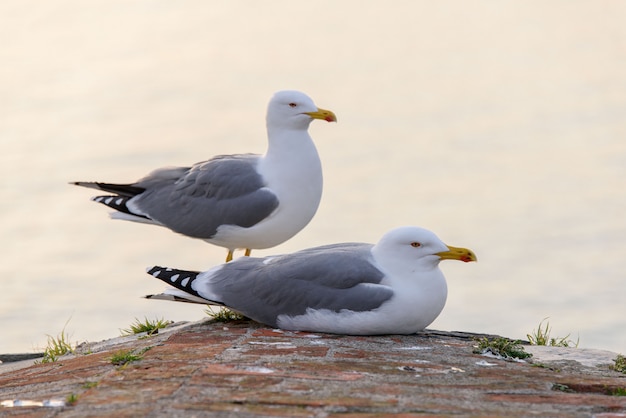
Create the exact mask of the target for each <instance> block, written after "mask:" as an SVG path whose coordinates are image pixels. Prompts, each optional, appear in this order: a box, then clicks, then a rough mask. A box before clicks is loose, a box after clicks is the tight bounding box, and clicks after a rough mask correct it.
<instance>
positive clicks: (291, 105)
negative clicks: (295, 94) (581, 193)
mask: <svg viewBox="0 0 626 418" xmlns="http://www.w3.org/2000/svg"><path fill="white" fill-rule="evenodd" d="M296 106H298V105H297V104H295V103H289V107H296Z"/></svg>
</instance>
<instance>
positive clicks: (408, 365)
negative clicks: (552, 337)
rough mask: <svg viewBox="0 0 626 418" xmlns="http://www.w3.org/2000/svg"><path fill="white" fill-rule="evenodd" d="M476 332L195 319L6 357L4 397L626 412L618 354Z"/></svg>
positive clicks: (252, 411) (106, 406) (15, 411)
mask: <svg viewBox="0 0 626 418" xmlns="http://www.w3.org/2000/svg"><path fill="white" fill-rule="evenodd" d="M472 337H474V335H473V334H465V333H446V332H437V331H426V332H424V333H420V334H416V335H409V336H378V337H350V336H337V335H326V334H311V333H301V332H284V331H278V330H272V329H268V328H265V327H263V326H261V325H258V324H256V323H253V322H249V321H240V322H231V323H226V324H224V323H215V322H210V321H202V322H198V323H192V324H183V325H178V326H174V327H171V328H168V329H167V330H164V331H162V332H161V333H159V334H158V335H155V336H152V337H147V338H145V337H144V338H138V337H124V338H116V339H113V340H108V341H105V342H101V343H94V344H83V345H82V346H81V347H80V348H79V350H78V353H77V354H76V355H72V356H66V357H63V358H61V359H60V360H59V361H57V362H55V363H49V364H35V365H33V364H32V361H22V362H20V363H5V364H2V365H0V401H4V400H14V399H22V400H25V399H28V400H34V401H42V400H45V399H62V400H65V399H67V397H68V395H70V394H74V395H76V396H77V401H76V402H75V403H74V404H73V405H67V406H63V407H56V408H51V407H24V406H22V407H13V408H9V407H0V416H8V417H11V416H14V417H17V416H19V417H32V418H40V417H100V416H115V417H139V416H149V417H178V416H180V417H183V416H184V417H194V416H217V417H221V416H223V417H228V416H238V417H258V416H275V417H281V416H285V417H354V418H357V417H359V418H365V417H374V416H383V415H388V414H397V415H395V416H398V417H413V416H445V415H464V416H508V417H517V416H520V417H521V416H539V415H541V416H550V417H576V416H580V417H588V416H596V417H601V418H609V417H626V396H615V395H613V394H614V393H616V392H618V391H624V388H626V375H625V374H621V373H618V372H614V371H611V370H609V368H608V363H609V362H610V360H611V359H610V357H611V356H613V357H614V353H607V352H603V353H599V354H598V353H595V354H593V353H592V354H589V353H588V352H587V351H585V350H580V349H559V350H556V351H555V350H554V349H552V350H546V353H547V355H546V356H544V358H543V359H542V357H541V356H542V352H541V351H542V350H541V349H540V348H539V349H538V348H537V347H533V352H534V353H535V357H534V358H533V359H534V360H533V362H534V364H533V363H532V362H507V361H503V360H499V359H494V358H488V357H485V356H480V355H477V354H473V353H472V350H473V345H474V344H475V343H474V341H473V339H472ZM129 349H134V350H135V352H141V351H142V350H146V349H147V351H145V353H144V354H143V359H142V360H140V361H137V362H133V363H130V364H127V365H126V366H122V367H119V366H114V365H112V364H111V362H110V357H111V355H112V354H113V353H115V352H117V351H119V350H129ZM577 356H578V357H581V356H582V357H583V358H585V359H586V360H585V361H582V362H579V361H576V360H575V359H576V357H577ZM590 359H591V360H590ZM594 359H595V360H594ZM598 359H600V360H599V361H598ZM622 393H623V392H622Z"/></svg>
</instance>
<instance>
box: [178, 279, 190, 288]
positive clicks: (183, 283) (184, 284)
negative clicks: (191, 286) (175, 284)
mask: <svg viewBox="0 0 626 418" xmlns="http://www.w3.org/2000/svg"><path fill="white" fill-rule="evenodd" d="M189 279H191V277H185V278H184V279H183V281H181V282H180V284H181V285H182V286H187V283H189Z"/></svg>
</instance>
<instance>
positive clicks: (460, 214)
mask: <svg viewBox="0 0 626 418" xmlns="http://www.w3.org/2000/svg"><path fill="white" fill-rule="evenodd" d="M625 21H626V2H619V1H603V0H600V1H595V2H588V1H574V0H555V1H550V2H545V1H526V2H502V1H496V0H478V1H474V2H452V1H442V2H431V1H421V0H420V1H415V0H410V1H409V0H406V1H394V2H387V1H376V0H375V1H366V2H364V1H356V0H350V1H349V0H346V1H341V2H336V1H331V0H319V1H317V2H314V3H311V2H292V1H287V0H282V1H268V2H258V1H252V0H249V1H232V2H207V1H201V0H183V1H177V2H170V1H159V0H133V1H125V0H95V1H90V2H84V1H79V0H56V1H54V2H48V1H37V0H9V1H4V2H2V3H0V38H1V39H2V40H3V41H2V43H0V147H1V151H2V152H1V157H0V158H1V160H0V179H1V181H0V191H1V193H0V196H2V198H1V199H0V236H1V238H2V240H1V244H0V246H1V247H0V249H1V251H0V254H1V259H0V281H1V282H0V283H1V284H0V286H1V288H0V289H1V291H0V327H1V330H2V332H1V334H0V335H1V336H0V352H18V351H21V352H24V351H32V350H33V349H40V348H42V347H43V346H45V342H46V334H50V335H53V336H54V335H56V334H58V333H59V332H60V331H61V330H62V329H63V328H64V326H65V327H66V328H65V329H66V332H67V333H68V334H70V336H71V340H73V341H78V342H79V341H84V340H89V341H98V340H101V339H105V338H110V337H113V336H117V335H118V334H119V330H120V329H121V328H128V326H129V325H130V324H131V323H132V322H134V320H135V318H137V319H144V317H147V318H165V319H171V320H197V319H200V318H203V317H204V316H205V314H204V312H203V308H202V307H199V306H187V305H184V304H173V303H168V302H161V301H148V300H144V299H141V296H143V295H145V294H148V293H154V292H159V291H161V290H162V286H161V284H160V282H159V281H157V280H154V279H153V278H151V277H149V276H148V275H146V274H145V273H144V269H145V267H147V266H150V265H153V264H160V265H166V266H171V267H178V268H186V269H206V268H208V267H211V266H213V265H215V264H217V263H220V262H222V261H223V259H224V256H225V250H223V249H222V248H219V247H214V246H211V245H208V244H205V243H204V242H201V241H196V240H191V239H188V238H185V237H182V236H178V235H176V234H173V233H171V232H170V231H168V230H166V229H161V228H157V227H151V226H146V225H140V224H132V223H128V222H121V221H112V220H109V219H108V216H107V212H108V210H107V209H106V208H104V207H103V206H101V205H98V204H96V203H93V202H91V201H90V200H89V197H91V196H92V195H93V193H92V192H91V191H90V190H87V189H81V188H77V187H73V186H70V185H68V184H67V183H68V182H69V181H72V180H101V181H110V182H128V181H132V180H136V179H138V178H139V177H141V176H143V175H144V174H146V173H148V172H149V171H151V170H152V169H154V168H157V167H161V166H167V165H187V164H191V163H194V162H197V161H201V160H203V159H207V158H209V157H211V156H213V155H216V154H222V153H236V152H259V153H262V152H264V150H265V146H266V139H265V138H266V136H265V121H264V115H265V106H266V103H267V101H268V100H269V98H270V96H271V95H272V94H273V93H274V92H275V91H276V90H281V89H298V90H302V91H305V92H306V93H308V94H309V95H311V96H312V97H313V99H314V100H315V102H316V103H317V105H318V106H320V107H325V108H328V109H331V110H333V111H335V113H336V114H337V116H338V118H339V123H337V124H326V123H323V122H320V121H316V122H314V123H313V124H312V126H311V130H310V131H311V133H312V135H313V137H314V139H315V141H316V143H317V146H318V150H319V152H320V155H321V158H322V162H323V165H324V175H325V189H324V196H323V199H322V204H321V207H320V209H319V211H318V213H317V215H316V217H315V218H314V219H313V221H312V222H311V223H310V224H309V226H308V227H307V228H306V229H304V230H303V231H302V232H301V233H300V234H298V235H297V236H296V237H294V238H293V239H291V240H290V241H288V242H286V243H284V244H282V245H280V246H278V247H275V248H273V249H269V250H263V251H255V253H254V254H255V255H270V254H276V253H284V252H291V251H295V250H299V249H302V248H306V247H311V246H315V245H321V244H326V243H332V242H341V241H364V242H375V241H377V240H378V238H379V237H380V236H381V235H382V234H383V233H384V232H386V231H387V230H388V229H390V228H393V227H395V226H399V225H420V226H423V227H427V228H429V229H431V230H433V231H435V232H436V233H437V234H438V235H439V236H440V237H441V238H442V239H443V240H444V241H445V242H447V243H448V244H450V245H456V246H466V247H469V248H472V249H473V250H474V251H475V252H476V253H477V255H478V258H479V262H478V263H476V264H463V263H456V262H444V263H442V265H441V267H442V269H443V270H444V272H445V273H446V275H447V278H448V286H449V297H448V302H447V305H446V308H445V309H444V311H443V313H442V314H441V316H440V317H439V318H438V319H437V320H436V321H435V322H434V323H433V324H432V325H431V327H430V328H434V329H442V330H463V331H474V332H486V333H498V334H501V335H505V336H508V337H512V338H525V336H526V334H527V333H529V332H530V331H532V330H533V329H535V328H536V327H537V325H538V323H539V322H540V321H541V320H542V319H544V318H547V317H549V319H548V321H549V322H550V325H551V326H552V328H553V336H561V337H563V336H565V335H567V334H571V339H573V340H574V341H575V340H576V339H578V338H580V346H581V347H595V348H605V349H611V350H614V351H618V352H622V353H624V352H626V332H624V330H625V329H626V315H625V314H626V307H625V304H624V295H625V294H626V273H625V271H626V270H625V268H624V261H623V260H624V256H625V255H626V181H625V178H626V25H624V22H625ZM68 321H69V322H68Z"/></svg>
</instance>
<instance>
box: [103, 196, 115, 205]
mask: <svg viewBox="0 0 626 418" xmlns="http://www.w3.org/2000/svg"><path fill="white" fill-rule="evenodd" d="M112 200H113V198H112V197H107V198H106V199H105V200H104V203H106V204H107V205H108V204H109V203H111V201H112Z"/></svg>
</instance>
